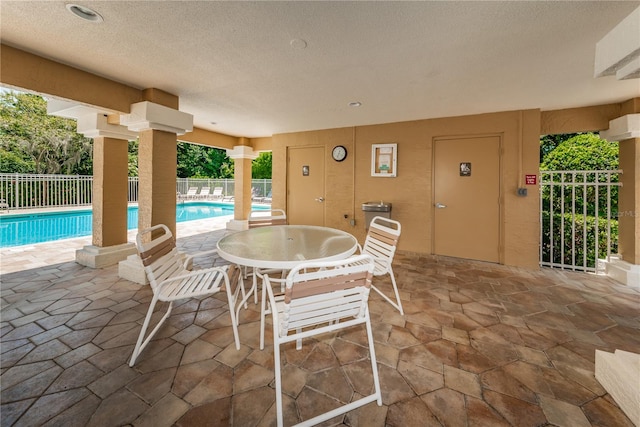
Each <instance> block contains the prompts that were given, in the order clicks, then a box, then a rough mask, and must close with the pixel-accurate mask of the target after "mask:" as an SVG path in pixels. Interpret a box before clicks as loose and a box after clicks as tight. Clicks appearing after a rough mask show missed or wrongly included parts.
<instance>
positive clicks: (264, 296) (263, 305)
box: [260, 283, 267, 350]
mask: <svg viewBox="0 0 640 427" xmlns="http://www.w3.org/2000/svg"><path fill="white" fill-rule="evenodd" d="M266 309H267V287H266V286H265V284H264V283H263V284H262V302H261V304H260V350H264V325H265V315H266V314H267V312H266Z"/></svg>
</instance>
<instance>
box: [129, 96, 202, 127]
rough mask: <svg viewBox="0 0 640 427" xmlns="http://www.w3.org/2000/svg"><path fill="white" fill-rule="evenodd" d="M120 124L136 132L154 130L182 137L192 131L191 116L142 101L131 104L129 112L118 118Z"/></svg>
mask: <svg viewBox="0 0 640 427" xmlns="http://www.w3.org/2000/svg"><path fill="white" fill-rule="evenodd" d="M120 124H122V125H125V126H127V127H128V128H129V130H132V131H137V132H139V131H142V130H148V129H154V130H162V131H165V132H171V133H175V134H176V135H184V134H185V133H187V132H191V131H192V130H193V115H191V114H188V113H183V112H182V111H179V110H174V109H173V108H169V107H165V106H164V105H160V104H155V103H153V102H149V101H142V102H136V103H135V104H131V112H130V113H129V114H122V115H121V116H120Z"/></svg>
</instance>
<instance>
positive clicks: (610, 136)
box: [600, 113, 640, 141]
mask: <svg viewBox="0 0 640 427" xmlns="http://www.w3.org/2000/svg"><path fill="white" fill-rule="evenodd" d="M600 138H604V139H606V140H607V141H624V140H625V139H631V138H640V113H637V114H627V115H626V116H622V117H618V118H617V119H613V120H611V121H610V122H609V129H607V130H605V131H602V132H600Z"/></svg>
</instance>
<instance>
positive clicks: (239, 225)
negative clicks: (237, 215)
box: [227, 219, 249, 231]
mask: <svg viewBox="0 0 640 427" xmlns="http://www.w3.org/2000/svg"><path fill="white" fill-rule="evenodd" d="M248 228H249V221H247V220H238V219H232V220H231V221H228V222H227V230H234V231H242V230H246V229H248Z"/></svg>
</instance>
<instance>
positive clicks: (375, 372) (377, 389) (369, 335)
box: [365, 308, 382, 406]
mask: <svg viewBox="0 0 640 427" xmlns="http://www.w3.org/2000/svg"><path fill="white" fill-rule="evenodd" d="M368 310H369V309H368V308H367V321H366V322H365V325H366V327H367V339H368V340H369V354H370V356H371V369H372V371H373V386H374V390H375V394H376V395H377V397H378V398H377V400H376V402H377V403H378V406H382V392H381V390H380V379H379V378H378V363H377V361H376V350H375V349H374V347H373V332H372V330H371V318H370V317H369V313H368Z"/></svg>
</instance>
